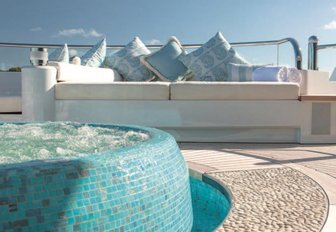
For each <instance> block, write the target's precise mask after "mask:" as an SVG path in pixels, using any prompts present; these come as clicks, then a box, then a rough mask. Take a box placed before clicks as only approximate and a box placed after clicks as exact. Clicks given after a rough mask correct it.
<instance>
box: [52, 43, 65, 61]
mask: <svg viewBox="0 0 336 232" xmlns="http://www.w3.org/2000/svg"><path fill="white" fill-rule="evenodd" d="M48 60H50V61H57V62H63V63H69V49H68V45H67V44H64V46H62V47H59V48H56V49H55V50H54V51H53V52H52V53H50V54H49V56H48Z"/></svg>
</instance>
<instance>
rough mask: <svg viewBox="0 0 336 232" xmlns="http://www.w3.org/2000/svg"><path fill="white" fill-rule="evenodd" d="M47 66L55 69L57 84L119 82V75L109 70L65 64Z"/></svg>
mask: <svg viewBox="0 0 336 232" xmlns="http://www.w3.org/2000/svg"><path fill="white" fill-rule="evenodd" d="M49 65H51V66H54V67H56V68H57V77H56V78H57V81H58V82H63V81H66V82H70V81H71V82H88V83H92V82H95V83H97V82H114V81H120V80H121V76H120V75H119V73H118V72H117V71H115V70H113V69H110V68H97V67H86V66H82V65H74V64H66V63H61V62H49Z"/></svg>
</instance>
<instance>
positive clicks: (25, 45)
mask: <svg viewBox="0 0 336 232" xmlns="http://www.w3.org/2000/svg"><path fill="white" fill-rule="evenodd" d="M284 43H290V44H291V45H292V48H293V50H294V59H295V67H297V68H298V69H301V68H302V53H301V49H300V46H299V43H298V42H297V40H296V39H294V38H284V39H279V40H267V41H254V42H233V43H230V44H231V45H232V46H233V47H247V46H268V45H276V46H278V47H279V45H281V44H284ZM60 46H63V44H30V43H0V48H1V47H14V48H57V47H60ZM146 46H147V47H148V48H151V49H156V48H160V47H162V46H163V45H146ZM182 46H183V47H184V48H186V49H193V48H198V47H200V46H202V44H183V45H182ZM68 47H69V48H90V47H92V45H77V44H70V45H69V44H68ZM123 47H124V45H107V48H111V49H121V48H123ZM278 50H279V49H278ZM277 57H278V59H279V56H277Z"/></svg>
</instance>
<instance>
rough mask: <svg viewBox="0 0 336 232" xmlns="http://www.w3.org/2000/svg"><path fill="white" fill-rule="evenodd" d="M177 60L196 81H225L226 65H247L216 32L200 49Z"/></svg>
mask: <svg viewBox="0 0 336 232" xmlns="http://www.w3.org/2000/svg"><path fill="white" fill-rule="evenodd" d="M179 60H180V61H182V63H183V64H184V65H185V66H187V67H188V68H189V69H190V70H191V71H192V72H193V73H194V75H195V76H194V78H193V79H192V80H196V81H226V80H227V64H228V63H236V64H247V63H248V62H247V61H245V60H244V59H243V58H242V57H241V56H240V55H239V54H238V53H237V52H236V51H235V50H234V49H233V48H232V47H231V45H230V44H229V43H228V42H227V41H226V39H225V38H224V37H223V35H222V34H221V33H220V32H218V33H217V34H216V35H215V36H214V37H212V38H211V39H210V40H209V41H208V42H206V43H205V44H203V46H202V47H200V48H198V49H197V50H195V51H193V52H191V53H190V54H187V55H185V56H180V57H179Z"/></svg>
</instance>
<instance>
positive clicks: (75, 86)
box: [55, 82, 169, 110]
mask: <svg viewBox="0 0 336 232" xmlns="http://www.w3.org/2000/svg"><path fill="white" fill-rule="evenodd" d="M55 94H56V99H58V100H169V83H163V82H161V83H160V82H114V83H73V82H61V83H58V84H57V85H56V93H55ZM116 110H118V109H116Z"/></svg>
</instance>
